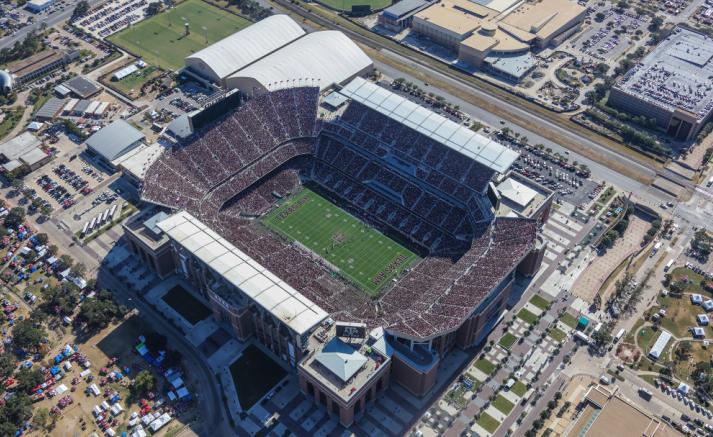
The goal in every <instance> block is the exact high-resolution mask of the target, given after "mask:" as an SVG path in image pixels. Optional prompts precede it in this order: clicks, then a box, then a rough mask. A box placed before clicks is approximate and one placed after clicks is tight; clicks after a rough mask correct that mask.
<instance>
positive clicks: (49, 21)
mask: <svg viewBox="0 0 713 437" xmlns="http://www.w3.org/2000/svg"><path fill="white" fill-rule="evenodd" d="M87 1H88V2H89V7H90V8H91V7H94V6H96V5H98V4H100V3H103V2H105V1H106V0H87ZM68 3H69V4H68V5H67V7H65V9H64V10H63V11H57V12H53V13H51V14H49V15H44V14H34V15H32V14H31V16H34V17H35V20H36V21H35V22H34V23H32V24H30V25H29V26H25V27H23V28H22V29H20V30H18V31H17V32H15V34H13V35H11V36H6V37H4V38H1V39H0V49H5V48H9V47H12V45H13V44H15V43H16V42H17V41H21V40H23V39H24V38H25V36H26V35H27V34H28V33H30V32H32V31H33V30H35V31H39V30H41V28H42V25H43V24H45V25H46V26H47V27H52V26H54V25H56V24H60V23H63V22H65V21H67V19H69V17H71V16H72V12H74V5H75V4H76V0H75V1H74V2H71V3H70V2H68Z"/></svg>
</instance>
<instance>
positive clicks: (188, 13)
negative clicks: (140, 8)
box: [108, 0, 252, 71]
mask: <svg viewBox="0 0 713 437" xmlns="http://www.w3.org/2000/svg"><path fill="white" fill-rule="evenodd" d="M186 23H188V28H189V30H190V33H189V34H188V35H185V24H186ZM250 24H252V23H250V21H248V20H246V19H245V18H242V17H239V16H237V15H235V14H231V13H230V12H227V11H224V10H222V9H219V8H216V7H215V6H212V5H209V4H208V3H205V2H203V1H201V0H185V1H184V2H182V3H179V4H178V5H177V6H176V7H174V8H171V9H169V10H167V11H165V12H161V13H159V14H158V15H155V16H153V17H151V18H148V19H146V20H143V21H141V22H139V23H138V24H135V25H133V26H131V27H129V28H128V29H125V30H122V31H121V32H118V33H115V34H114V35H111V36H110V37H109V38H108V40H109V41H111V42H113V43H114V44H116V45H118V46H119V47H122V48H124V49H126V50H128V51H129V52H131V53H134V54H136V55H138V56H141V58H143V60H144V61H146V62H148V63H149V64H152V65H156V66H158V67H161V68H164V69H167V70H174V71H175V70H178V69H179V68H181V67H183V65H184V59H185V58H186V56H188V55H190V54H192V53H195V52H197V51H198V50H200V49H203V48H205V47H207V46H209V45H211V44H213V43H214V42H216V41H219V40H221V39H223V38H225V37H226V36H229V35H232V34H233V33H235V32H237V31H239V30H241V29H244V28H246V27H248V26H249V25H250Z"/></svg>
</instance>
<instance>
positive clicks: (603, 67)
mask: <svg viewBox="0 0 713 437" xmlns="http://www.w3.org/2000/svg"><path fill="white" fill-rule="evenodd" d="M608 72H609V64H607V63H605V62H600V63H599V64H597V74H598V75H600V76H604V75H605V74H607V73H608Z"/></svg>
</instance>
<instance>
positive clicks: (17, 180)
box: [10, 178, 25, 190]
mask: <svg viewBox="0 0 713 437" xmlns="http://www.w3.org/2000/svg"><path fill="white" fill-rule="evenodd" d="M10 184H11V185H12V188H14V189H16V190H20V189H22V187H24V186H25V183H24V182H22V179H20V178H13V179H12V182H11V183H10Z"/></svg>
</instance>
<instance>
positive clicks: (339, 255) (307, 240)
mask: <svg viewBox="0 0 713 437" xmlns="http://www.w3.org/2000/svg"><path fill="white" fill-rule="evenodd" d="M263 223H265V225H267V226H268V227H270V228H271V229H273V230H275V231H277V232H279V233H281V234H283V235H285V236H287V237H288V238H291V239H293V240H297V241H299V242H300V243H301V244H302V245H304V246H305V247H307V248H309V249H310V250H312V251H314V252H315V253H316V254H318V255H319V256H321V257H322V258H324V259H325V260H326V261H328V262H329V263H330V264H332V265H334V266H335V267H336V268H337V269H339V271H340V273H341V274H342V275H343V276H345V277H346V278H348V279H350V280H351V281H353V282H354V283H356V284H357V285H359V286H360V287H361V288H362V289H363V290H364V291H365V292H367V293H368V294H369V295H371V296H376V295H378V294H379V291H380V290H381V289H382V288H384V287H385V286H386V285H388V284H389V283H390V282H391V279H392V278H396V277H397V276H398V275H399V274H400V273H401V272H402V271H403V270H404V269H406V268H408V267H410V266H411V265H412V264H413V263H414V262H416V261H417V260H418V256H417V255H416V254H415V253H413V252H411V251H409V250H408V249H407V248H405V247H403V246H402V245H400V244H399V243H397V242H395V241H393V240H392V239H390V238H388V237H387V236H385V235H383V234H382V233H380V232H378V231H377V230H375V229H373V228H371V227H369V226H368V225H366V224H364V223H363V222H361V221H360V220H359V219H357V218H355V217H353V216H352V215H350V214H348V213H347V212H345V211H343V210H342V209H340V208H339V207H337V206H335V205H334V204H332V203H331V202H330V201H329V200H327V199H325V198H323V197H321V196H320V195H318V194H317V193H315V192H314V191H311V190H309V189H306V188H305V189H303V190H302V191H300V192H299V193H297V194H296V195H294V196H292V197H291V198H290V199H288V200H287V201H286V202H284V203H283V204H282V205H281V206H280V207H279V208H276V209H275V210H273V211H271V212H270V213H269V214H268V215H267V216H265V218H264V220H263Z"/></svg>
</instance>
